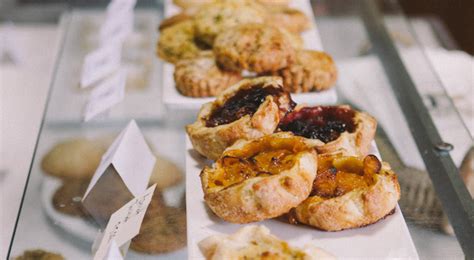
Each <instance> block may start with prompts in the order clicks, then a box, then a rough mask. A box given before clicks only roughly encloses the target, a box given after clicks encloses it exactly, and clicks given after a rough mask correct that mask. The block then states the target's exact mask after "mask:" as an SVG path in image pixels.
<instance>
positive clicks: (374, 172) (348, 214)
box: [292, 154, 400, 231]
mask: <svg viewBox="0 0 474 260" xmlns="http://www.w3.org/2000/svg"><path fill="white" fill-rule="evenodd" d="M399 198H400V186H399V184H398V180H397V175H396V174H395V173H394V172H393V171H392V170H391V169H390V166H389V165H388V164H387V163H382V162H380V161H379V160H378V159H377V157H375V156H374V155H368V156H366V157H365V158H364V159H360V158H357V157H348V156H342V155H341V154H324V155H319V158H318V174H317V176H316V179H315V180H314V185H313V190H312V191H311V195H310V196H309V198H307V199H306V200H305V201H304V202H303V203H301V204H300V205H299V206H298V207H296V208H295V209H294V210H293V211H292V214H293V216H294V217H295V218H296V220H297V221H299V222H301V223H304V224H307V225H310V226H313V227H315V228H318V229H322V230H326V231H339V230H343V229H349V228H357V227H362V226H366V225H369V224H372V223H375V222H377V221H378V220H380V219H382V218H384V217H385V216H387V215H389V214H391V213H392V212H393V210H394V209H395V207H396V205H397V201H398V200H399Z"/></svg>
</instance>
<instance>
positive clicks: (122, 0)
mask: <svg viewBox="0 0 474 260" xmlns="http://www.w3.org/2000/svg"><path fill="white" fill-rule="evenodd" d="M136 3H137V0H112V1H110V3H109V5H107V16H110V15H113V14H114V13H121V12H129V11H133V8H134V7H135V4H136Z"/></svg>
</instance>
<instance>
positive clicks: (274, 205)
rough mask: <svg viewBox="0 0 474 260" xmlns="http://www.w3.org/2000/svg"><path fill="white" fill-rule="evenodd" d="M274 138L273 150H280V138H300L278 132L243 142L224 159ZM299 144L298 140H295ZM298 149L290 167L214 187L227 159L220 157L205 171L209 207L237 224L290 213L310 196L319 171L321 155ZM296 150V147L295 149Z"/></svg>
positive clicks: (204, 183)
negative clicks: (217, 175)
mask: <svg viewBox="0 0 474 260" xmlns="http://www.w3.org/2000/svg"><path fill="white" fill-rule="evenodd" d="M265 138H270V139H272V145H274V146H275V147H273V149H278V148H277V146H278V144H279V142H280V140H279V139H285V138H288V139H291V140H292V141H293V140H299V141H301V142H303V141H302V140H303V139H302V138H299V137H295V136H293V135H291V134H289V133H278V134H273V135H270V136H265V137H262V138H260V139H256V140H251V141H243V140H241V141H239V142H237V143H235V144H234V145H233V146H231V147H229V148H227V149H226V150H225V151H224V153H223V155H222V157H221V159H222V158H224V157H225V156H226V155H229V156H231V154H232V153H233V152H234V151H235V150H244V151H245V149H246V148H247V147H248V146H250V145H251V144H252V143H253V144H257V145H258V144H259V143H263V142H266V140H265ZM294 145H295V147H296V145H297V142H296V141H295V143H294ZM304 147H306V149H304V150H298V151H297V153H296V154H294V156H295V158H296V159H295V161H294V164H293V166H292V167H291V168H289V169H284V170H282V171H281V172H279V173H277V174H274V175H269V176H256V177H249V178H246V179H245V180H244V181H242V182H237V183H233V184H232V185H230V186H226V187H224V186H218V187H212V186H211V183H215V181H214V176H216V174H218V171H222V170H224V171H225V170H226V169H223V168H221V167H222V163H223V161H222V160H221V159H219V160H218V161H217V162H216V163H215V164H213V166H212V168H210V167H205V168H204V169H203V171H202V172H201V183H202V188H203V190H204V199H205V201H206V203H207V205H208V206H209V208H210V209H211V210H212V211H213V212H214V213H215V214H216V215H217V216H219V217H220V218H222V219H224V220H226V221H229V222H233V223H249V222H255V221H261V220H264V219H269V218H274V217H277V216H280V215H282V214H284V213H286V212H288V211H289V210H290V209H291V208H292V207H295V206H297V205H299V204H300V203H301V202H302V201H303V200H304V199H306V198H307V196H308V195H309V193H310V191H311V187H312V183H313V180H314V178H315V176H316V170H317V155H316V153H315V151H314V150H313V149H311V148H310V147H309V146H306V145H305V146H304ZM293 149H294V150H296V148H293Z"/></svg>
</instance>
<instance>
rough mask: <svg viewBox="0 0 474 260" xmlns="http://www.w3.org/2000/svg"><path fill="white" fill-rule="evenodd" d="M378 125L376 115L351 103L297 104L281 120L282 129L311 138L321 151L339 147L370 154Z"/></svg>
mask: <svg viewBox="0 0 474 260" xmlns="http://www.w3.org/2000/svg"><path fill="white" fill-rule="evenodd" d="M376 128H377V121H376V120H375V118H373V117H372V116H370V115H369V114H367V113H364V112H360V111H356V110H353V109H352V108H351V107H349V106H347V105H341V106H314V107H305V106H297V107H296V109H295V110H294V111H292V112H290V113H288V114H287V115H286V116H285V117H284V118H283V119H282V120H281V121H280V124H279V130H280V131H289V132H292V133H293V134H295V135H298V136H303V137H305V138H307V139H308V142H309V143H311V144H312V146H314V147H315V148H316V150H317V151H318V153H320V154H322V153H333V152H338V151H339V152H342V153H344V154H345V155H353V156H365V155H367V153H368V152H369V149H370V145H371V142H372V140H373V139H374V135H375V131H376Z"/></svg>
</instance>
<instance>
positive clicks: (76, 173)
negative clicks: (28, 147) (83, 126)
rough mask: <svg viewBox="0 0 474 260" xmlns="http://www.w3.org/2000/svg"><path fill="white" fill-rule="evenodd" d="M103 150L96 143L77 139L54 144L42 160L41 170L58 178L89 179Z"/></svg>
mask: <svg viewBox="0 0 474 260" xmlns="http://www.w3.org/2000/svg"><path fill="white" fill-rule="evenodd" d="M104 153H105V149H104V148H103V147H102V146H101V145H100V144H99V143H97V142H95V141H92V140H88V139H84V138H77V139H71V140H67V141H64V142H60V143H58V144H56V145H55V146H54V147H53V148H52V149H51V150H50V151H49V152H48V153H47V154H46V155H45V157H44V158H43V160H42V162H41V168H42V169H43V171H45V172H46V173H47V174H49V175H51V176H54V177H58V178H66V179H69V178H72V179H90V178H92V176H93V175H94V172H95V170H96V168H97V167H98V166H99V163H100V160H101V159H102V155H103V154H104Z"/></svg>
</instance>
